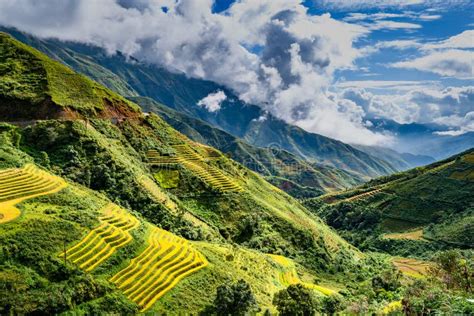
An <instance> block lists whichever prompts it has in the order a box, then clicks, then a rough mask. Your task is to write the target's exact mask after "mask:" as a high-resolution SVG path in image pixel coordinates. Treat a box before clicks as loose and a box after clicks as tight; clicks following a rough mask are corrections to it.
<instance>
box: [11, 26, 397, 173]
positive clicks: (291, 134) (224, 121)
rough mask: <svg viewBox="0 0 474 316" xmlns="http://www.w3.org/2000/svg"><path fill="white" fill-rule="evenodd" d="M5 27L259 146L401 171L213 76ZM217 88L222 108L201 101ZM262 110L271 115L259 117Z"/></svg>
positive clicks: (109, 83)
mask: <svg viewBox="0 0 474 316" xmlns="http://www.w3.org/2000/svg"><path fill="white" fill-rule="evenodd" d="M4 30H6V31H7V32H9V33H11V34H13V35H14V36H15V37H16V38H18V39H19V40H21V41H23V42H25V43H27V44H29V45H31V46H33V47H35V48H37V49H39V50H40V51H42V52H44V53H46V54H47V55H49V56H50V57H52V58H54V59H56V60H58V61H60V62H62V63H63V64H65V65H68V66H69V67H71V68H73V69H74V70H76V71H78V72H80V73H83V74H85V75H87V76H89V77H91V78H93V79H94V80H96V81H97V82H99V83H101V84H103V85H105V86H106V87H108V88H109V89H111V90H113V91H115V92H117V93H120V94H121V95H122V96H125V97H130V96H132V97H136V96H142V97H149V98H151V99H153V100H155V101H157V102H159V103H161V104H164V105H166V106H168V107H170V108H172V109H174V110H176V111H178V112H180V113H183V114H185V115H188V116H191V117H193V118H198V119H200V120H202V121H205V122H207V123H208V124H210V125H211V126H214V127H217V128H219V129H221V130H223V131H226V132H227V133H229V134H231V135H233V136H234V137H238V138H240V139H242V140H243V141H245V142H246V143H248V144H251V145H254V146H257V147H267V146H268V145H269V144H277V145H278V146H279V148H281V149H282V150H286V151H288V152H290V153H292V154H293V155H295V156H297V157H298V158H299V159H303V160H306V161H308V162H309V163H311V164H312V163H316V164H318V165H320V164H323V165H328V166H330V167H335V168H338V169H343V170H346V171H348V172H349V173H351V174H355V175H356V178H364V179H365V180H368V179H369V178H373V177H377V176H381V175H386V174H390V173H393V172H396V171H397V168H395V167H394V166H392V164H391V163H390V162H387V161H385V160H383V159H380V158H378V157H374V156H372V155H370V154H367V153H366V152H364V151H361V150H359V149H357V148H355V147H353V146H350V145H348V144H345V143H342V142H340V141H337V140H334V139H331V138H328V137H324V136H322V135H318V134H314V133H309V132H307V131H305V130H303V129H301V128H298V127H295V126H292V125H289V124H288V123H286V122H284V121H283V120H281V119H277V118H276V117H274V116H272V115H271V114H269V113H264V112H263V110H262V109H260V108H259V107H258V106H255V105H251V104H246V103H244V102H242V101H241V100H239V98H238V97H237V96H236V95H234V94H233V93H232V92H231V91H229V90H228V89H225V88H224V87H222V86H219V85H217V84H215V83H213V82H209V81H204V80H198V79H190V78H188V77H186V76H185V75H183V74H175V73H171V72H169V71H167V70H166V69H163V68H160V67H156V66H153V65H149V64H146V63H142V62H140V61H138V60H135V59H133V58H131V59H132V60H131V62H130V58H129V59H127V58H126V57H125V56H123V55H121V54H120V53H118V54H116V55H113V56H110V55H109V54H106V53H105V52H104V51H103V50H102V49H100V48H97V47H92V46H87V45H81V44H77V43H64V42H59V41H56V40H42V39H38V38H35V37H32V36H29V35H26V34H24V33H21V32H17V31H15V30H11V29H5V28H4ZM217 90H222V91H224V92H225V93H226V95H227V100H226V101H225V102H223V104H222V107H221V110H220V111H218V112H214V113H210V112H208V111H207V110H206V109H204V108H202V107H200V106H198V105H197V103H198V102H199V100H201V99H202V98H204V97H206V96H207V95H208V94H209V93H214V92H216V91H217ZM264 114H265V115H264ZM261 116H265V117H266V118H267V119H266V120H259V119H258V118H259V117H261ZM340 181H341V182H346V179H344V177H343V178H342V179H341V180H340Z"/></svg>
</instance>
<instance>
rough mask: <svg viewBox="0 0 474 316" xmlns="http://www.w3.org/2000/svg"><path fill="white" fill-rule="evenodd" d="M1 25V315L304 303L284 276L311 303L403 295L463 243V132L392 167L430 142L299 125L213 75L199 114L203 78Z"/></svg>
mask: <svg viewBox="0 0 474 316" xmlns="http://www.w3.org/2000/svg"><path fill="white" fill-rule="evenodd" d="M14 35H15V36H17V37H18V38H20V39H22V41H19V40H17V39H15V38H14V37H12V36H11V35H9V34H7V33H0V78H1V80H0V118H1V122H0V314H62V313H63V314H79V315H88V314H104V313H114V314H137V313H140V312H146V313H156V314H167V313H171V314H196V313H202V314H211V315H214V314H218V313H217V312H216V306H215V305H216V304H217V305H218V304H220V303H219V302H220V301H219V298H220V299H222V300H223V301H224V305H225V302H227V301H229V300H230V301H232V302H233V301H239V302H240V301H241V300H240V299H239V298H240V297H242V295H243V294H242V293H245V303H247V301H248V302H250V303H251V305H252V308H254V312H255V313H257V312H260V313H265V314H274V313H276V312H277V309H278V310H279V311H280V312H281V305H280V304H285V303H286V301H290V303H291V304H293V306H294V305H295V304H296V305H298V304H299V305H301V303H302V302H303V301H302V300H303V299H302V298H301V297H298V298H297V299H296V303H293V302H294V300H295V299H294V298H292V297H291V295H293V294H292V293H297V295H299V294H298V293H302V294H301V295H304V297H307V298H308V299H307V300H308V302H309V301H311V302H313V300H314V305H318V306H319V307H318V310H319V311H320V312H321V313H328V314H330V313H335V312H341V313H349V314H350V313H352V312H354V311H356V312H357V311H359V312H360V313H390V312H393V311H395V312H396V311H399V312H400V311H401V310H402V302H406V301H407V300H412V299H414V298H413V295H411V294H410V292H409V291H410V289H411V287H412V286H413V285H416V286H418V285H417V284H419V283H420V282H422V280H423V279H424V278H425V277H428V273H429V271H430V269H428V268H426V269H425V268H424V267H426V266H430V265H431V264H432V263H427V262H424V261H418V260H420V259H423V258H425V259H426V258H429V256H431V255H433V254H434V253H435V252H436V251H440V250H452V249H467V250H470V249H471V248H472V236H471V235H472V234H470V232H471V231H472V204H473V202H474V201H473V200H472V194H471V193H472V189H473V188H472V183H473V165H474V160H473V150H472V149H470V150H468V151H465V152H463V153H460V154H457V155H455V156H452V157H450V158H447V159H445V160H442V161H439V162H435V163H433V164H431V165H428V166H424V167H417V168H414V169H410V170H408V171H404V172H396V171H397V170H399V169H398V168H400V169H404V168H407V167H408V166H410V165H411V164H417V163H423V162H424V161H429V160H430V159H431V158H429V157H413V156H406V157H405V158H400V157H399V156H398V155H397V153H396V152H393V151H390V150H386V149H383V150H382V149H379V150H377V149H374V148H362V147H360V149H357V148H355V147H353V146H350V145H347V144H344V143H342V142H339V141H336V140H332V139H330V138H327V137H323V136H320V135H317V134H311V133H308V132H306V131H304V130H302V129H299V128H295V127H292V126H290V125H288V124H286V123H285V122H283V121H281V120H279V119H277V118H274V117H272V116H270V115H269V114H266V113H262V112H261V110H260V109H259V108H258V107H256V106H252V105H247V104H244V103H242V102H241V101H239V100H238V99H237V98H236V97H235V96H233V95H232V93H231V92H230V91H227V90H225V91H226V94H227V93H228V95H229V96H230V97H229V99H228V101H227V102H228V103H224V105H223V109H222V111H219V112H218V113H217V115H214V114H210V113H208V112H207V111H205V110H203V109H202V108H200V107H199V106H198V105H197V102H198V100H200V99H201V98H203V97H205V96H206V95H208V93H210V92H213V91H215V89H223V88H222V87H220V86H217V85H215V84H213V83H210V82H206V81H202V80H196V79H189V78H186V77H184V76H182V75H179V74H172V73H169V72H167V71H165V70H163V69H160V68H156V67H153V66H149V65H144V64H142V63H140V62H139V61H136V60H135V61H134V60H127V59H126V58H125V57H124V56H121V55H116V56H107V55H106V54H104V53H103V52H102V51H100V50H99V49H97V48H93V47H88V46H84V45H78V44H73V43H62V42H59V41H54V40H48V41H44V40H40V39H37V38H33V37H29V36H26V35H24V34H20V33H14ZM25 43H31V44H32V45H33V46H35V47H37V48H38V49H39V50H37V49H35V48H33V47H31V46H29V45H27V44H25ZM42 51H43V52H45V53H47V55H46V54H44V53H42ZM49 56H52V57H54V59H52V58H50V57H49ZM68 65H69V66H70V67H68ZM76 71H77V72H76ZM89 77H90V78H89ZM109 87H110V88H113V89H109ZM231 103H232V104H231ZM263 114H264V115H266V119H265V120H258V118H259V117H260V116H261V115H263ZM255 118H257V120H255ZM232 120H234V121H232ZM273 141H275V143H277V144H279V146H270V147H269V146H266V145H268V144H269V143H271V142H273ZM366 151H367V152H370V151H373V153H372V154H370V153H367V152H366ZM384 157H385V158H384ZM385 159H390V160H392V161H395V160H396V161H397V162H396V164H394V165H395V166H394V165H392V164H391V163H389V162H387V161H386V160H385ZM408 161H410V162H408ZM378 175H384V176H382V177H378V178H376V179H372V180H370V181H369V182H366V183H363V184H360V183H361V182H363V181H365V180H366V179H368V178H369V177H370V178H372V177H375V176H378ZM273 184H274V185H273ZM357 184H360V185H358V186H357ZM275 185H276V186H275ZM277 186H278V187H277ZM279 187H280V188H279ZM347 187H350V188H348V189H345V190H343V191H338V192H335V191H337V190H341V189H344V188H347ZM282 189H284V190H286V191H287V192H288V193H286V192H284V191H283V190H282ZM328 192H329V193H328ZM290 194H291V195H293V196H291V195H290ZM366 250H367V251H366ZM363 251H364V252H363ZM374 251H377V253H376V252H374ZM462 255H463V256H465V257H466V258H471V257H469V256H470V254H469V252H466V254H462ZM395 256H396V257H395ZM400 256H412V257H415V258H400ZM462 260H464V261H462ZM462 260H460V261H459V262H470V259H468V260H465V259H462ZM400 262H401V263H400ZM456 262H457V261H456ZM394 263H396V264H394ZM410 263H411V264H412V265H411V266H409V268H410V269H418V270H416V271H421V272H420V273H418V274H416V275H414V273H413V272H412V271H407V266H408V265H409V264H410ZM397 264H398V265H397ZM420 267H421V268H420ZM464 267H465V271H470V270H467V269H470V266H469V265H465V266H464ZM438 271H441V270H438ZM443 271H444V270H443ZM469 273H470V272H468V274H469ZM415 279H417V280H418V283H415V282H414V280H415ZM430 280H431V279H430ZM422 284H425V283H422ZM423 286H424V285H423ZM442 286H444V285H442ZM442 286H441V285H440V287H439V288H437V289H436V291H437V293H438V292H440V291H444V293H448V294H449V295H453V297H455V298H456V300H452V301H453V302H454V303H453V304H452V305H453V306H454V307H453V308H454V309H456V310H457V311H462V312H466V311H469V306H467V305H465V304H464V302H465V301H466V300H465V299H464V297H467V291H465V293H464V292H462V291H459V290H458V289H448V288H443V287H442ZM407 293H408V294H407ZM463 293H464V294H463ZM415 294H416V293H415ZM448 294H446V295H448ZM285 295H287V296H285ZM410 295H411V296H410ZM288 296H289V298H288ZM222 297H223V298H222ZM236 297H237V299H236ZM279 297H283V300H282V301H283V302H282V301H280V300H279ZM302 297H303V296H302ZM430 297H431V298H432V296H430ZM447 297H448V298H450V297H451V296H447ZM458 298H459V299H458ZM292 299H293V300H292ZM415 299H417V297H416V298H415ZM216 302H217V303H216ZM311 302H310V303H311ZM316 302H318V303H317V304H316ZM250 303H249V304H250ZM286 304H289V303H286ZM311 304H312V303H311ZM443 306H444V305H443Z"/></svg>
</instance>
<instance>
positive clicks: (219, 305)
mask: <svg viewBox="0 0 474 316" xmlns="http://www.w3.org/2000/svg"><path fill="white" fill-rule="evenodd" d="M214 309H215V312H216V313H217V315H246V314H247V313H249V312H256V311H258V310H259V308H258V305H257V301H256V300H255V296H254V294H253V293H252V289H251V288H250V285H249V284H248V283H247V282H245V281H244V280H239V281H238V282H237V283H235V284H232V285H227V284H224V285H221V286H219V287H218V288H217V294H216V298H215V300H214Z"/></svg>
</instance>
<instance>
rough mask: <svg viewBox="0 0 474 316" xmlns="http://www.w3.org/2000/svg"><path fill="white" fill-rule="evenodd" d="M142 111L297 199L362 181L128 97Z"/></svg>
mask: <svg viewBox="0 0 474 316" xmlns="http://www.w3.org/2000/svg"><path fill="white" fill-rule="evenodd" d="M129 99H130V100H132V101H134V102H135V103H137V104H138V105H140V107H141V108H142V109H143V110H144V111H145V112H153V113H157V114H158V115H160V117H162V118H163V119H164V120H165V121H166V122H167V123H168V124H170V125H171V126H173V127H174V128H175V129H177V130H179V131H180V132H181V133H183V134H185V135H186V136H188V137H189V138H191V139H192V140H194V141H197V142H200V143H202V144H206V145H209V146H212V147H214V148H217V149H219V150H220V151H222V152H223V153H225V154H226V155H228V156H230V157H231V158H232V159H234V160H236V161H238V162H240V163H241V164H243V165H244V166H246V167H247V168H249V169H251V170H253V171H256V172H258V173H260V174H262V175H263V176H265V178H266V179H267V180H268V181H269V182H270V183H272V184H274V185H275V186H277V187H279V188H280V189H282V190H283V191H286V192H287V193H289V194H290V195H292V196H294V197H297V198H309V197H315V196H318V195H321V194H324V193H327V192H333V191H337V190H342V189H345V188H349V187H352V186H355V185H357V184H360V183H362V182H364V179H363V178H362V177H361V176H360V175H357V174H355V173H350V172H348V171H345V170H341V169H337V168H335V167H331V166H327V165H323V164H318V163H313V164H311V163H308V162H306V161H305V160H303V159H301V158H299V157H297V156H295V155H293V154H291V153H290V152H288V151H286V150H282V149H279V148H264V147H257V146H253V145H250V144H248V143H246V142H245V141H243V140H241V139H239V138H237V137H235V136H233V135H231V134H229V133H227V132H225V131H222V130H220V129H218V128H215V127H212V126H211V125H209V124H208V123H206V122H204V121H201V120H199V119H195V118H192V117H190V116H187V115H185V114H182V113H180V112H178V111H175V110H173V109H171V108H169V107H166V106H164V105H162V104H159V103H157V102H156V101H154V100H152V99H150V98H144V97H130V98H129Z"/></svg>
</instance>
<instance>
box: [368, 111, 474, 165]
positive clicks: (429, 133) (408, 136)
mask: <svg viewBox="0 0 474 316" xmlns="http://www.w3.org/2000/svg"><path fill="white" fill-rule="evenodd" d="M371 121H372V123H373V124H374V125H373V127H372V130H374V131H389V132H391V133H393V134H395V135H396V136H397V140H396V143H395V144H393V146H392V148H393V149H395V150H396V151H398V152H403V153H411V154H414V155H427V156H431V157H433V158H435V159H436V160H440V159H444V158H447V157H450V156H452V155H455V154H457V153H460V152H462V151H464V150H466V149H468V148H471V147H473V146H474V132H468V133H465V134H462V135H457V136H450V135H439V134H437V133H438V132H441V131H444V130H445V129H444V128H442V127H441V126H437V125H434V124H417V123H411V124H399V123H397V122H394V121H392V120H388V119H374V120H371ZM421 161H422V162H424V161H425V160H421Z"/></svg>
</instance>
